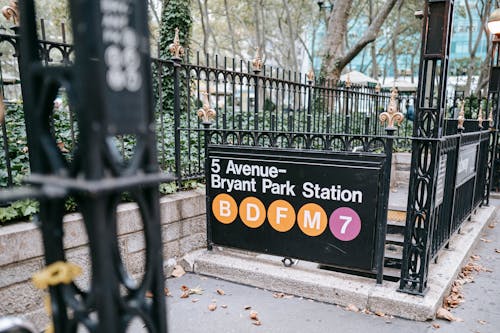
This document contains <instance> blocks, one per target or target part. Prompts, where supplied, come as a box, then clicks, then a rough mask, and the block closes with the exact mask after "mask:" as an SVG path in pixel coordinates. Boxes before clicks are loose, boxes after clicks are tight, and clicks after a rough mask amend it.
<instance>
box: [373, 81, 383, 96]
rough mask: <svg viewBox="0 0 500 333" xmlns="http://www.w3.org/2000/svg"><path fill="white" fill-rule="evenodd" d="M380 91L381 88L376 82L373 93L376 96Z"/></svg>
mask: <svg viewBox="0 0 500 333" xmlns="http://www.w3.org/2000/svg"><path fill="white" fill-rule="evenodd" d="M381 90H382V86H381V85H380V82H377V85H376V86H375V92H376V93H377V94H378V93H380V91H381Z"/></svg>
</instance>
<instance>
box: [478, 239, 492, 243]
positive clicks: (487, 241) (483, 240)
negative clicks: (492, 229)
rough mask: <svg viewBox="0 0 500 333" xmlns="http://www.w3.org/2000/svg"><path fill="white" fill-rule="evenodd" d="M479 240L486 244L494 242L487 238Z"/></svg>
mask: <svg viewBox="0 0 500 333" xmlns="http://www.w3.org/2000/svg"><path fill="white" fill-rule="evenodd" d="M479 240H480V241H481V242H485V243H491V242H492V240H491V239H487V238H479Z"/></svg>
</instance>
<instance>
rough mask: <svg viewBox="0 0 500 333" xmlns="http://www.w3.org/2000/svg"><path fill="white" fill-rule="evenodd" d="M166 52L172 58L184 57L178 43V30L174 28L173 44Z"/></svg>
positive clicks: (182, 49)
mask: <svg viewBox="0 0 500 333" xmlns="http://www.w3.org/2000/svg"><path fill="white" fill-rule="evenodd" d="M168 50H169V51H170V54H171V55H172V58H177V59H179V58H181V57H182V56H183V55H184V48H183V47H182V45H181V43H180V41H179V28H175V37H174V42H173V43H172V44H170V45H169V47H168Z"/></svg>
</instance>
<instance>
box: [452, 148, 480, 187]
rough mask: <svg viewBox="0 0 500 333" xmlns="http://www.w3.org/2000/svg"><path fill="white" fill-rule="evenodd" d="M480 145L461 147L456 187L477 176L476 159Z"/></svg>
mask: <svg viewBox="0 0 500 333" xmlns="http://www.w3.org/2000/svg"><path fill="white" fill-rule="evenodd" d="M478 147H479V144H472V145H467V146H463V147H460V150H459V152H458V164H457V180H456V187H458V186H460V185H462V184H464V183H466V182H467V181H468V180H469V179H471V178H473V177H474V176H475V175H476V157H477V150H478Z"/></svg>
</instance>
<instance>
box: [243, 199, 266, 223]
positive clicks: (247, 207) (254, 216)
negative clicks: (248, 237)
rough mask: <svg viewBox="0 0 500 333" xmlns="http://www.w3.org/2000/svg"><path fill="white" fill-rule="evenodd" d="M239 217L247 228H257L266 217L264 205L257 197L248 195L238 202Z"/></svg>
mask: <svg viewBox="0 0 500 333" xmlns="http://www.w3.org/2000/svg"><path fill="white" fill-rule="evenodd" d="M240 219H241V220H242V221H243V223H245V225H246V226H247V227H249V228H258V227H260V226H261V225H262V223H264V221H265V219H266V207H265V206H264V204H263V203H262V201H260V200H259V199H257V198H255V197H248V198H245V199H243V201H242V202H241V203H240Z"/></svg>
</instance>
